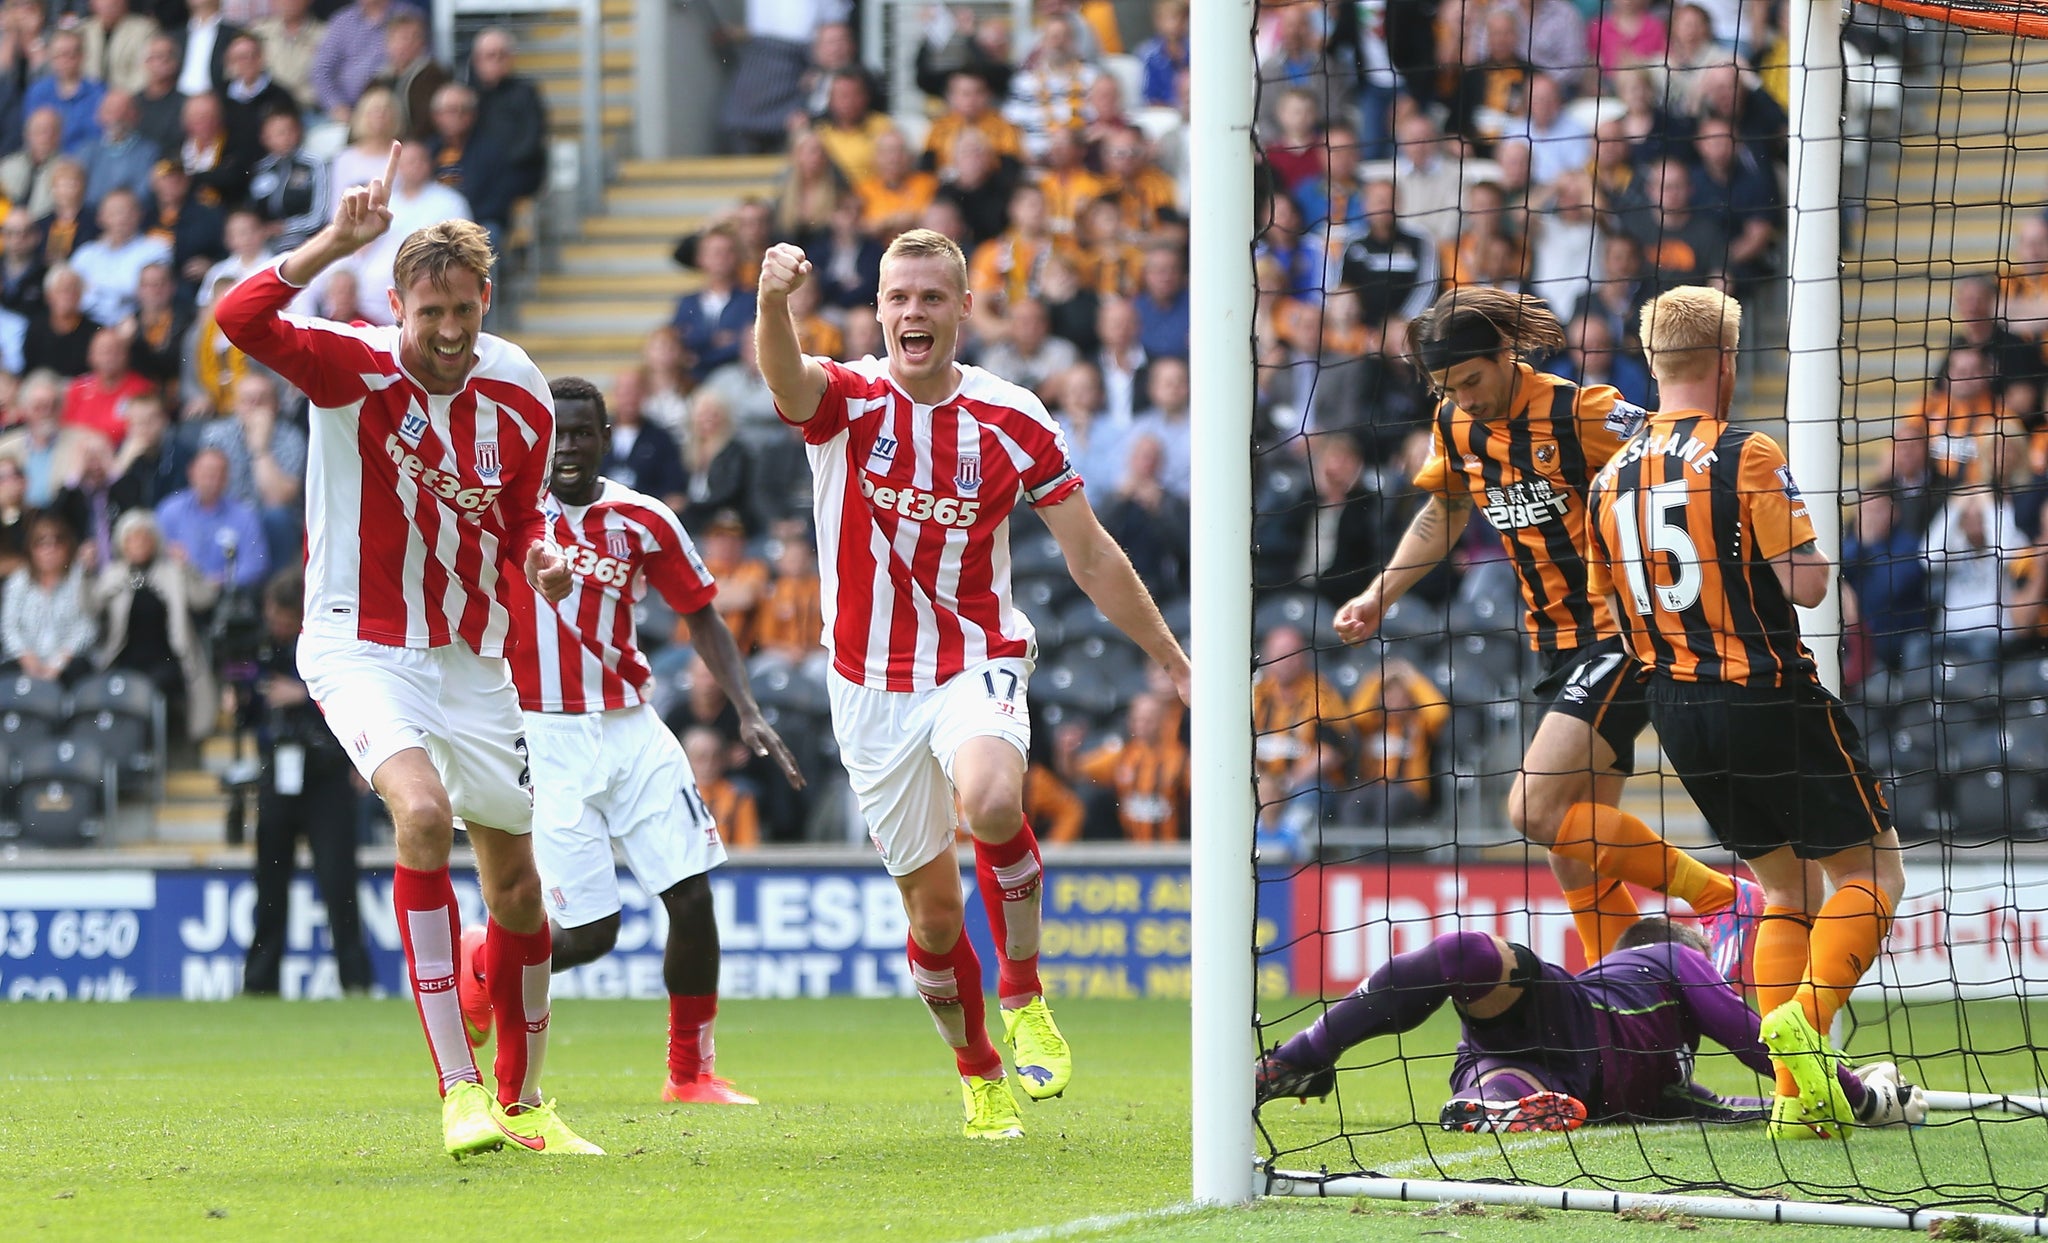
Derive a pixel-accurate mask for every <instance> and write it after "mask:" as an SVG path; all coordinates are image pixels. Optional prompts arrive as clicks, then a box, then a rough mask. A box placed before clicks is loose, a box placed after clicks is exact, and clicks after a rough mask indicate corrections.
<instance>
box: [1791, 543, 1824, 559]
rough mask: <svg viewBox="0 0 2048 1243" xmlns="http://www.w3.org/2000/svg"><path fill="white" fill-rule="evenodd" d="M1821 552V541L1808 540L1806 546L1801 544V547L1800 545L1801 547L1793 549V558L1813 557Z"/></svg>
mask: <svg viewBox="0 0 2048 1243" xmlns="http://www.w3.org/2000/svg"><path fill="white" fill-rule="evenodd" d="M1819 551H1820V541H1819V540H1808V541H1806V542H1805V543H1804V544H1801V545H1800V546H1799V547H1797V548H1795V549H1793V550H1792V555H1793V556H1795V557H1797V556H1801V555H1806V556H1811V555H1813V554H1814V553H1817V552H1819Z"/></svg>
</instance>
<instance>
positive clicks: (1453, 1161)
mask: <svg viewBox="0 0 2048 1243" xmlns="http://www.w3.org/2000/svg"><path fill="white" fill-rule="evenodd" d="M1686 1129H1688V1128H1686V1127H1685V1126H1683V1125H1680V1124H1672V1123H1665V1124H1662V1125H1652V1126H1639V1127H1636V1128H1635V1130H1636V1133H1637V1134H1654V1133H1656V1132H1658V1131H1682V1130H1686ZM1572 1134H1575V1132H1570V1131H1545V1132H1543V1133H1541V1134H1537V1135H1523V1136H1520V1137H1518V1138H1516V1139H1509V1140H1502V1141H1501V1142H1500V1143H1499V1144H1498V1145H1496V1146H1494V1147H1491V1148H1469V1149H1466V1150H1465V1151H1463V1152H1447V1153H1444V1154H1442V1155H1440V1156H1436V1157H1430V1156H1421V1157H1408V1158H1405V1159H1403V1160H1400V1161H1395V1162H1393V1163H1392V1164H1389V1165H1383V1166H1380V1167H1378V1169H1377V1170H1375V1171H1374V1172H1375V1173H1379V1174H1384V1175H1386V1176H1388V1177H1391V1178H1400V1177H1405V1176H1406V1175H1409V1174H1414V1173H1418V1172H1420V1171H1422V1170H1429V1169H1438V1168H1442V1167H1446V1166H1453V1165H1470V1164H1472V1163H1473V1162H1476V1161H1483V1160H1485V1159H1487V1158H1488V1157H1504V1156H1505V1157H1512V1156H1513V1155H1514V1154H1516V1153H1518V1152H1527V1151H1529V1150H1531V1149H1535V1148H1551V1147H1555V1146H1556V1145H1557V1144H1558V1143H1560V1142H1561V1141H1563V1140H1564V1139H1565V1138H1566V1136H1568V1135H1572ZM1576 1134H1578V1136H1579V1138H1580V1139H1591V1138H1592V1137H1591V1136H1589V1135H1586V1134H1584V1133H1582V1132H1579V1133H1576Z"/></svg>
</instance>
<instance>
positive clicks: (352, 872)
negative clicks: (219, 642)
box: [223, 569, 375, 994]
mask: <svg viewBox="0 0 2048 1243" xmlns="http://www.w3.org/2000/svg"><path fill="white" fill-rule="evenodd" d="M304 607H305V580H304V579H303V578H302V577H301V576H300V573H299V571H298V570H296V569H293V570H286V571H284V572H282V573H280V574H278V575H277V576H276V577H275V578H272V579H271V580H270V582H269V583H268V584H266V585H265V587H264V589H263V617H262V629H261V632H260V635H259V636H257V637H258V640H259V641H258V644H257V646H256V650H255V652H254V659H253V660H251V661H249V662H248V664H247V665H246V666H245V667H244V668H243V669H241V670H233V671H230V670H228V669H226V668H224V669H223V672H224V673H232V674H236V675H239V674H242V673H247V674H248V676H247V677H246V678H244V677H241V676H234V677H233V678H232V685H233V690H232V691H231V692H230V693H231V694H233V695H234V697H235V701H236V703H235V709H236V712H235V715H236V727H237V731H238V732H239V731H240V730H242V729H253V730H254V731H255V734H256V746H257V751H258V754H259V755H261V757H262V768H261V771H260V775H259V777H258V779H257V783H256V784H257V790H256V928H255V935H254V936H253V937H251V938H250V941H249V957H248V959H247V961H246V962H245V963H244V965H243V969H242V991H243V992H244V993H263V994H274V993H276V992H277V991H278V973H279V967H280V965H281V964H282V962H283V959H284V951H285V928H286V924H287V916H288V915H289V914H290V905H291V883H292V872H293V870H294V862H295V857H296V855H297V853H298V844H299V837H300V835H301V834H303V835H304V836H305V839H306V842H307V844H308V845H309V846H310V847H311V848H312V852H313V876H314V879H315V880H316V881H318V882H319V885H320V899H321V901H323V902H325V903H326V904H327V930H328V934H329V936H330V938H331V939H332V941H333V944H334V959H335V962H336V964H337V965H338V966H339V967H340V970H341V986H342V988H343V989H344V990H345V991H347V992H351V993H360V992H367V991H368V990H369V988H370V986H371V984H373V983H375V979H374V977H373V975H372V972H371V968H370V955H369V951H368V950H367V949H365V948H364V945H363V926H362V918H361V915H360V914H359V912H358V910H357V906H356V792H355V787H354V786H353V785H352V784H351V782H350V780H349V778H350V773H351V768H350V766H349V760H348V756H347V755H346V754H345V753H344V752H343V751H342V749H341V744H340V743H339V742H337V741H336V740H335V737H334V734H333V731H331V730H329V729H328V728H327V724H326V722H325V721H323V720H322V719H321V717H320V710H319V709H318V708H316V707H315V706H314V705H313V702H312V700H311V699H310V698H309V697H308V696H307V694H306V684H305V683H304V682H302V681H300V680H299V674H298V665H297V649H298V640H299V622H300V615H301V613H302V612H303V610H304ZM226 611H227V610H225V609H224V610H223V612H224V613H225V612H226ZM225 637H228V638H230V639H231V640H232V639H234V638H239V637H240V636H238V635H233V634H229V635H227V636H225ZM231 654H232V653H231Z"/></svg>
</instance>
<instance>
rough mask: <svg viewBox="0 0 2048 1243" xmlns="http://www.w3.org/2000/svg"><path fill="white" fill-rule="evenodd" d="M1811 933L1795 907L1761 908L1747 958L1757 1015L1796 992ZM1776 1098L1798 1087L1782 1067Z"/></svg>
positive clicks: (1802, 979)
mask: <svg viewBox="0 0 2048 1243" xmlns="http://www.w3.org/2000/svg"><path fill="white" fill-rule="evenodd" d="M1812 933H1813V921H1812V918H1811V917H1810V916H1808V915H1807V913H1806V912H1805V911H1802V910H1800V909H1799V908H1798V907H1796V906H1766V907H1765V908H1764V915H1763V918H1762V919H1761V920H1759V921H1757V928H1756V950H1755V952H1754V954H1753V955H1752V957H1751V959H1750V961H1751V963H1752V964H1753V969H1754V971H1755V973H1756V1008H1757V1013H1759V1014H1769V1013H1770V1012H1771V1011H1773V1010H1775V1009H1777V1008H1778V1007H1779V1006H1781V1005H1783V1004H1785V1003H1786V1002H1788V1001H1790V1000H1792V998H1793V996H1794V995H1795V994H1796V993H1798V992H1799V986H1800V985H1801V984H1802V983H1804V982H1805V980H1806V970H1807V967H1806V964H1807V960H1808V958H1809V957H1810V955H1811V951H1810V949H1809V938H1810V937H1811V936H1812ZM1778 1095H1780V1096H1797V1095H1799V1085H1798V1084H1797V1083H1795V1082H1793V1080H1792V1076H1791V1074H1790V1073H1788V1072H1787V1071H1786V1070H1785V1069H1784V1068H1783V1067H1782V1066H1781V1067H1779V1069H1778Z"/></svg>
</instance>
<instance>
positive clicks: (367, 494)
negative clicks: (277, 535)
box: [214, 266, 555, 656]
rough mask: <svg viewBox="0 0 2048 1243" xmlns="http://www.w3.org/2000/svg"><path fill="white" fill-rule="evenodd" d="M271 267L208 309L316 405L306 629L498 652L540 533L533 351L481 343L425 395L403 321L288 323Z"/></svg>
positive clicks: (541, 470) (293, 318)
mask: <svg viewBox="0 0 2048 1243" xmlns="http://www.w3.org/2000/svg"><path fill="white" fill-rule="evenodd" d="M298 293H299V289H298V287H297V286H294V285H291V284H288V283H286V281H285V280H284V278H283V277H282V276H280V275H278V271H277V268H276V267H275V266H272V267H269V268H265V269H264V270H263V271H261V272H258V273H256V274H255V275H254V276H251V277H249V278H248V279H247V280H245V281H243V282H242V283H241V284H239V285H237V286H235V287H234V288H233V289H232V290H230V291H229V292H228V293H227V294H226V295H225V296H223V297H222V298H221V300H220V303H219V304H218V306H217V307H216V309H215V312H214V315H215V319H216V321H217V322H218V323H219V324H220V329H221V332H222V333H223V334H224V335H225V336H226V337H227V339H228V340H230V341H232V342H234V344H235V345H236V346H237V347H239V348H240V349H241V350H242V352H243V353H245V354H247V355H248V356H249V357H251V358H253V359H255V360H256V361H258V362H260V363H262V364H263V365H264V366H266V367H269V368H270V369H271V370H273V371H275V372H277V373H278V374H279V375H281V376H283V377H284V378H285V379H286V380H289V381H290V382H291V383H293V384H295V385H297V386H298V387H299V389H300V390H301V391H303V392H304V393H305V394H306V396H307V397H308V398H309V399H310V400H311V401H312V403H313V410H312V415H311V427H310V434H309V435H308V437H307V441H308V445H307V453H306V620H305V630H306V633H308V634H324V635H331V636H334V637H337V638H344V639H363V640H367V641H369V642H372V643H383V644H387V645H389V646H392V647H443V646H445V645H447V644H450V643H453V642H455V641H456V640H458V639H460V640H461V641H462V642H464V643H467V644H468V645H469V646H470V647H471V648H472V649H473V650H474V651H476V652H477V653H478V654H480V655H484V656H498V655H502V654H503V652H504V650H505V638H506V632H507V629H508V627H509V626H510V624H511V613H510V611H509V608H508V605H509V603H510V601H511V599H512V598H513V596H514V595H515V593H516V594H524V593H526V592H528V591H530V590H532V589H531V588H530V587H529V586H528V585H527V583H526V570H525V561H526V552H527V549H529V548H531V547H532V546H533V544H534V543H535V542H536V541H538V540H539V539H541V537H542V531H543V526H542V522H541V513H540V496H541V492H542V490H543V489H544V488H546V486H547V478H548V462H549V459H550V457H551V456H552V454H553V451H554V435H555V403H554V399H553V398H552V397H551V396H549V394H548V385H547V380H546V379H545V378H543V377H542V375H541V373H540V368H538V367H536V366H534V364H533V360H532V359H530V358H528V357H527V356H526V352H525V351H524V350H522V349H520V348H519V347H518V346H516V345H513V344H512V343H511V342H509V341H506V340H504V339H503V338H501V337H494V336H491V335H489V334H488V333H486V334H483V335H480V336H478V338H477V342H476V353H477V362H476V367H475V368H474V369H473V370H472V371H471V372H470V374H469V379H468V381H467V382H465V383H464V384H463V386H462V391H461V392H459V393H456V394H455V395H453V396H451V397H439V396H434V395H431V394H429V393H428V392H427V391H426V390H425V389H424V388H422V387H420V385H419V383H418V382H417V381H416V380H414V379H413V378H412V377H411V376H409V375H407V374H406V373H405V370H404V368H403V367H401V366H400V365H399V361H398V332H399V330H398V329H396V328H378V327H372V326H368V325H351V324H341V323H336V322H335V321H333V320H326V319H311V318H305V317H302V316H297V315H287V314H284V313H283V311H284V307H285V306H286V305H287V304H288V303H290V302H291V300H292V299H293V298H294V297H296V296H297V295H298Z"/></svg>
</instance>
